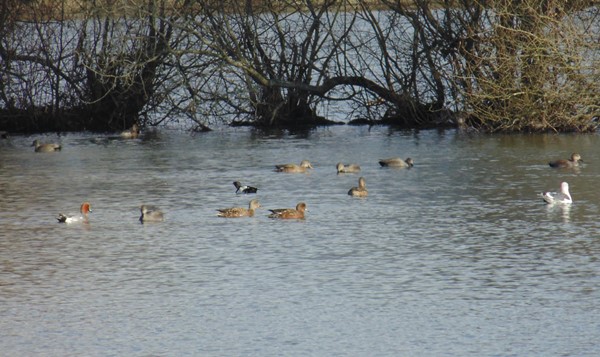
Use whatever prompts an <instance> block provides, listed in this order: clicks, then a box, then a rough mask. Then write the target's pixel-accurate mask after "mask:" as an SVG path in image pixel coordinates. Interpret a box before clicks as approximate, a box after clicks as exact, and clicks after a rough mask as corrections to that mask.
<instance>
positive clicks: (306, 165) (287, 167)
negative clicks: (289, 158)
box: [275, 160, 313, 173]
mask: <svg viewBox="0 0 600 357" xmlns="http://www.w3.org/2000/svg"><path fill="white" fill-rule="evenodd" d="M312 168H313V167H312V165H311V164H310V162H309V161H308V160H302V161H301V162H300V165H296V164H282V165H275V171H277V172H294V173H304V172H306V170H308V169H312Z"/></svg>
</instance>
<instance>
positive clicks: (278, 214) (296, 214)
mask: <svg viewBox="0 0 600 357" xmlns="http://www.w3.org/2000/svg"><path fill="white" fill-rule="evenodd" d="M269 211H271V214H270V215H269V218H281V219H304V211H306V203H304V202H300V203H298V204H297V205H296V208H295V209H294V208H278V209H270V210H269Z"/></svg>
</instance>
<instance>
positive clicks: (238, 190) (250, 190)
mask: <svg viewBox="0 0 600 357" xmlns="http://www.w3.org/2000/svg"><path fill="white" fill-rule="evenodd" d="M233 185H234V186H235V188H236V190H235V193H256V191H258V188H256V187H253V186H245V185H244V186H242V184H241V183H240V182H239V181H234V182H233Z"/></svg>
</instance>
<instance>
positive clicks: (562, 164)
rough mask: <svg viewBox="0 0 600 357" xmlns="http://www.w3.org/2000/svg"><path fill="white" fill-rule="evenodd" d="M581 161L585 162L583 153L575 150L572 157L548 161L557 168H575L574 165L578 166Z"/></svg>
mask: <svg viewBox="0 0 600 357" xmlns="http://www.w3.org/2000/svg"><path fill="white" fill-rule="evenodd" d="M580 162H583V160H582V159H581V155H579V154H578V153H576V152H574V153H572V154H571V158H570V159H568V160H564V159H560V160H555V161H550V162H549V163H548V165H550V167H555V168H573V167H578V166H579V163H580Z"/></svg>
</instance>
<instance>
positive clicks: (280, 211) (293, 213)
mask: <svg viewBox="0 0 600 357" xmlns="http://www.w3.org/2000/svg"><path fill="white" fill-rule="evenodd" d="M139 133H140V131H139V128H138V127H137V125H134V126H133V127H132V128H131V129H129V130H126V131H124V132H122V133H121V134H120V136H121V137H122V138H136V137H137V136H138V135H139ZM32 146H33V147H35V152H55V151H59V150H61V146H60V145H59V144H55V143H40V142H39V141H38V140H34V142H33V144H32ZM580 162H583V160H582V159H581V155H579V154H578V153H573V154H572V155H571V157H570V158H569V159H566V160H565V159H561V160H555V161H551V162H549V163H548V165H549V166H550V167H553V168H575V167H578V166H579V164H580ZM379 164H380V165H381V166H382V167H395V168H411V167H413V165H414V161H413V160H412V159H411V158H407V159H402V158H399V157H393V158H389V159H382V160H379ZM312 168H313V166H312V165H311V163H310V162H309V161H308V160H302V161H301V162H300V164H299V165H297V164H282V165H275V171H276V172H284V173H306V172H307V171H308V170H309V169H312ZM336 170H337V173H338V174H343V173H359V172H360V171H361V169H360V166H359V165H357V164H343V163H341V162H340V163H338V164H337V165H336ZM233 185H234V186H235V188H236V191H235V193H238V194H253V193H257V191H258V188H256V187H253V186H247V185H242V184H241V182H239V181H234V182H233ZM368 194H369V193H368V190H367V186H366V180H365V178H364V177H362V176H361V177H359V179H358V186H357V187H352V188H351V189H350V190H349V191H348V195H350V196H353V197H367V196H368ZM540 196H541V197H542V199H543V200H544V202H546V203H548V204H570V203H572V202H573V199H572V197H571V194H570V192H569V184H568V183H567V182H562V183H561V185H560V191H558V192H542V193H541V194H540ZM260 207H262V206H261V204H260V203H259V202H258V200H257V199H252V200H251V201H250V202H249V203H248V208H245V207H229V208H220V209H217V216H218V217H224V218H238V217H253V216H254V212H255V210H256V209H258V208H260ZM91 211H92V210H91V205H90V203H89V202H84V203H83V204H82V205H81V208H80V213H79V214H78V215H72V216H68V215H65V214H62V213H60V214H59V215H58V217H57V220H58V222H60V223H74V222H80V221H85V220H87V217H88V213H89V212H91ZM269 211H270V214H269V215H268V217H269V218H279V219H304V214H305V212H306V203H304V202H299V203H298V204H297V205H296V207H295V208H277V209H269ZM139 220H140V222H142V223H144V222H160V221H163V220H164V213H163V212H162V211H161V210H160V209H159V208H157V207H155V206H150V205H142V206H141V207H140V218H139Z"/></svg>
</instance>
